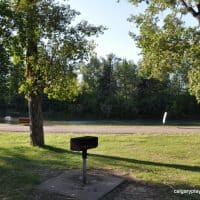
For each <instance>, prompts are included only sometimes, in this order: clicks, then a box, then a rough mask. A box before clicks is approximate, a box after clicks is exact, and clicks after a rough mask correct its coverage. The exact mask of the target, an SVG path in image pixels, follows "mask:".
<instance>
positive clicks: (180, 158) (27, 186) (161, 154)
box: [0, 133, 200, 200]
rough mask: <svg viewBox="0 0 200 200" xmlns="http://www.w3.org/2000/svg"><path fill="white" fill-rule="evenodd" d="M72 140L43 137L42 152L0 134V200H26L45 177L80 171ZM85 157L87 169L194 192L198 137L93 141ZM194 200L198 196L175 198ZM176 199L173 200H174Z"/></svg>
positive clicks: (198, 181)
mask: <svg viewBox="0 0 200 200" xmlns="http://www.w3.org/2000/svg"><path fill="white" fill-rule="evenodd" d="M78 136H80V135H78V134H76V135H72V134H46V135H45V140H46V144H47V146H46V148H37V147H32V146H30V145H29V135H28V133H0V199H5V200H7V199H14V200H22V199H27V195H28V193H29V192H30V191H31V190H32V188H33V187H34V186H36V185H37V184H39V183H40V182H41V181H43V180H44V179H45V178H47V177H48V176H51V174H54V175H55V172H57V173H59V172H61V171H63V170H66V169H71V168H80V167H81V154H80V153H76V152H71V151H70V149H69V141H70V138H71V137H78ZM98 137H99V147H98V148H97V149H94V150H90V151H89V154H90V155H89V159H88V168H98V169H105V170H111V171H112V170H113V171H115V172H119V173H122V174H129V175H132V176H133V177H135V178H136V179H139V180H142V181H145V182H148V183H155V184H159V185H166V186H167V187H169V188H171V192H172V193H173V190H174V189H189V190H190V189H197V190H200V135H198V134H176V135H175V134H173V135H172V134H171V135H159V134H156V135H147V134H146V135H143V134H140V135H139V134H133V135H119V134H118V135H98ZM179 197H180V199H190V198H191V199H193V198H194V199H195V198H196V199H200V194H199V195H194V196H193V195H190V196H189V197H188V195H179ZM179 197H178V198H179Z"/></svg>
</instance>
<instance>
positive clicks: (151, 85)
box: [0, 51, 200, 120]
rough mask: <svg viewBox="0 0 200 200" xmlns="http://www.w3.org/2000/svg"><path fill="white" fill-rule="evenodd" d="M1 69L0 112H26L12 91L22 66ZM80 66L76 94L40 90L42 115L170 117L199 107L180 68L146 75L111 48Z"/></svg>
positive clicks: (191, 113)
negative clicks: (57, 96)
mask: <svg viewBox="0 0 200 200" xmlns="http://www.w3.org/2000/svg"><path fill="white" fill-rule="evenodd" d="M2 52H3V51H2ZM2 52H1V53H2ZM8 65H9V64H8ZM13 68H14V69H13ZM6 69H7V70H6ZM6 69H5V70H4V71H3V70H2V71H1V79H0V80H1V81H2V84H1V90H0V91H1V98H0V105H1V106H0V110H1V115H2V116H5V115H11V116H16V117H17V116H20V115H28V109H27V102H26V100H25V99H24V97H23V96H22V95H20V94H19V93H18V88H19V85H20V81H22V80H23V70H22V69H23V68H21V67H20V66H12V65H10V66H9V67H8V66H7V68H6ZM80 69H81V70H80V72H79V73H80V74H81V76H80V78H79V83H80V85H79V87H80V88H79V89H80V91H81V92H80V94H79V96H78V97H77V98H76V99H74V101H62V102H61V101H57V100H49V99H48V98H47V96H45V95H44V96H43V110H44V116H45V118H47V119H54V120H55V119H58V120H64V119H67V120H75V119H78V120H83V119H119V120H126V119H138V118H139V119H142V118H148V117H151V118H160V117H161V116H162V115H163V113H164V112H165V111H168V112H169V115H170V118H171V119H174V118H179V119H180V118H181V119H183V118H189V117H195V116H196V115H198V114H199V113H200V106H199V105H198V104H197V101H196V99H195V98H194V97H193V96H191V95H190V94H189V92H188V89H187V83H186V82H185V81H184V80H183V79H181V78H180V75H181V73H176V74H173V75H171V76H169V78H168V79H166V78H165V79H164V80H158V79H155V78H149V77H146V76H144V75H143V73H142V71H141V69H140V68H139V67H138V66H137V65H136V64H134V62H132V61H127V60H125V59H120V58H117V57H116V56H115V55H113V54H110V55H108V56H107V57H106V58H98V57H96V56H94V57H92V58H91V59H90V61H89V62H88V63H87V64H82V65H81V67H80ZM13 70H14V71H15V73H12V71H13ZM3 72H4V73H3ZM16 74H17V76H16ZM181 76H182V75H181Z"/></svg>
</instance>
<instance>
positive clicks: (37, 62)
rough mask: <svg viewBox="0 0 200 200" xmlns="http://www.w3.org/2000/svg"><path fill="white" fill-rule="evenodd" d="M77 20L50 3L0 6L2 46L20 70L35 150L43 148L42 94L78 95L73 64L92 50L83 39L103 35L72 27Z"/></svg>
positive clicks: (11, 0)
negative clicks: (37, 147) (39, 147)
mask: <svg viewBox="0 0 200 200" xmlns="http://www.w3.org/2000/svg"><path fill="white" fill-rule="evenodd" d="M78 14H79V12H77V11H75V10H73V9H71V8H70V6H69V5H60V4H58V3H56V1H54V0H2V1H1V2H0V19H3V20H1V21H0V22H1V28H0V29H1V32H3V29H5V30H6V33H7V34H1V36H0V37H1V40H2V41H3V45H4V46H5V47H6V49H7V52H9V54H10V57H11V60H14V61H15V62H18V63H23V66H24V74H25V81H24V83H23V84H22V85H21V87H20V91H21V92H23V93H24V95H25V96H26V97H27V99H28V107H29V116H30V120H31V123H30V132H31V134H30V136H31V143H32V145H34V146H43V145H44V134H43V116H42V96H43V94H44V93H46V94H47V95H48V96H49V97H50V98H56V99H60V100H66V99H70V98H73V97H74V96H76V95H77V93H78V82H77V78H76V73H75V72H76V70H77V69H76V66H77V63H78V62H80V61H81V60H83V59H85V58H87V56H88V53H89V52H90V50H91V49H92V47H93V45H92V44H91V43H90V42H89V41H88V37H90V36H92V35H97V34H98V33H100V32H102V30H103V27H101V26H99V27H95V26H92V25H89V24H88V23H87V22H86V21H81V22H80V23H78V24H77V25H73V24H74V22H73V21H74V19H75V17H76V16H77V15H78ZM5 22H6V23H5ZM15 64H17V63H15Z"/></svg>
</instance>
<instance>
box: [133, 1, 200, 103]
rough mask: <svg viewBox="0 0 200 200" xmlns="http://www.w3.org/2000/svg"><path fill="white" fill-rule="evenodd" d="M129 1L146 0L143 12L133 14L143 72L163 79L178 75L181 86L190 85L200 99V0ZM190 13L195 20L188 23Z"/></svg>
mask: <svg viewBox="0 0 200 200" xmlns="http://www.w3.org/2000/svg"><path fill="white" fill-rule="evenodd" d="M130 2H132V3H133V4H134V5H138V4H141V3H143V6H144V10H143V12H142V13H140V14H139V15H137V16H132V17H131V18H130V21H134V22H135V23H136V24H137V27H138V28H139V31H140V34H139V35H135V34H133V33H132V34H131V35H132V36H133V38H134V39H135V40H136V42H137V45H138V47H139V48H141V53H142V55H143V58H142V60H141V62H140V68H141V71H142V73H143V74H145V75H146V76H148V77H150V78H158V79H160V80H163V79H166V80H167V79H169V78H170V79H172V78H173V77H175V76H177V75H178V76H179V77H178V78H179V80H180V82H181V84H182V87H183V88H186V87H188V88H189V91H190V93H191V94H193V95H195V97H196V99H197V100H198V101H199V102H200V92H199V91H200V87H199V84H198V83H199V81H200V76H199V74H200V71H199V55H200V40H199V37H200V32H199V26H198V25H197V24H198V23H196V22H200V1H199V0H193V1H184V0H179V1H178V0H170V1H162V0H152V1H141V0H130ZM145 2H146V3H145ZM161 13H162V15H161ZM189 13H191V14H192V17H194V19H193V18H192V20H193V24H191V23H190V24H189V25H188V24H187V23H186V19H188V18H189V15H188V14H189ZM195 18H197V21H196V19H195ZM190 20H191V19H190Z"/></svg>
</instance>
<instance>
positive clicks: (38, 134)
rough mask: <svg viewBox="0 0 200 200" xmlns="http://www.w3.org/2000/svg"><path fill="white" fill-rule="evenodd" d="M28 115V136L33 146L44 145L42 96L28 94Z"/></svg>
mask: <svg viewBox="0 0 200 200" xmlns="http://www.w3.org/2000/svg"><path fill="white" fill-rule="evenodd" d="M28 108H29V117H30V138H31V144H32V145H33V146H39V147H42V146H44V131H43V116H42V96H41V95H30V97H29V100H28Z"/></svg>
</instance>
